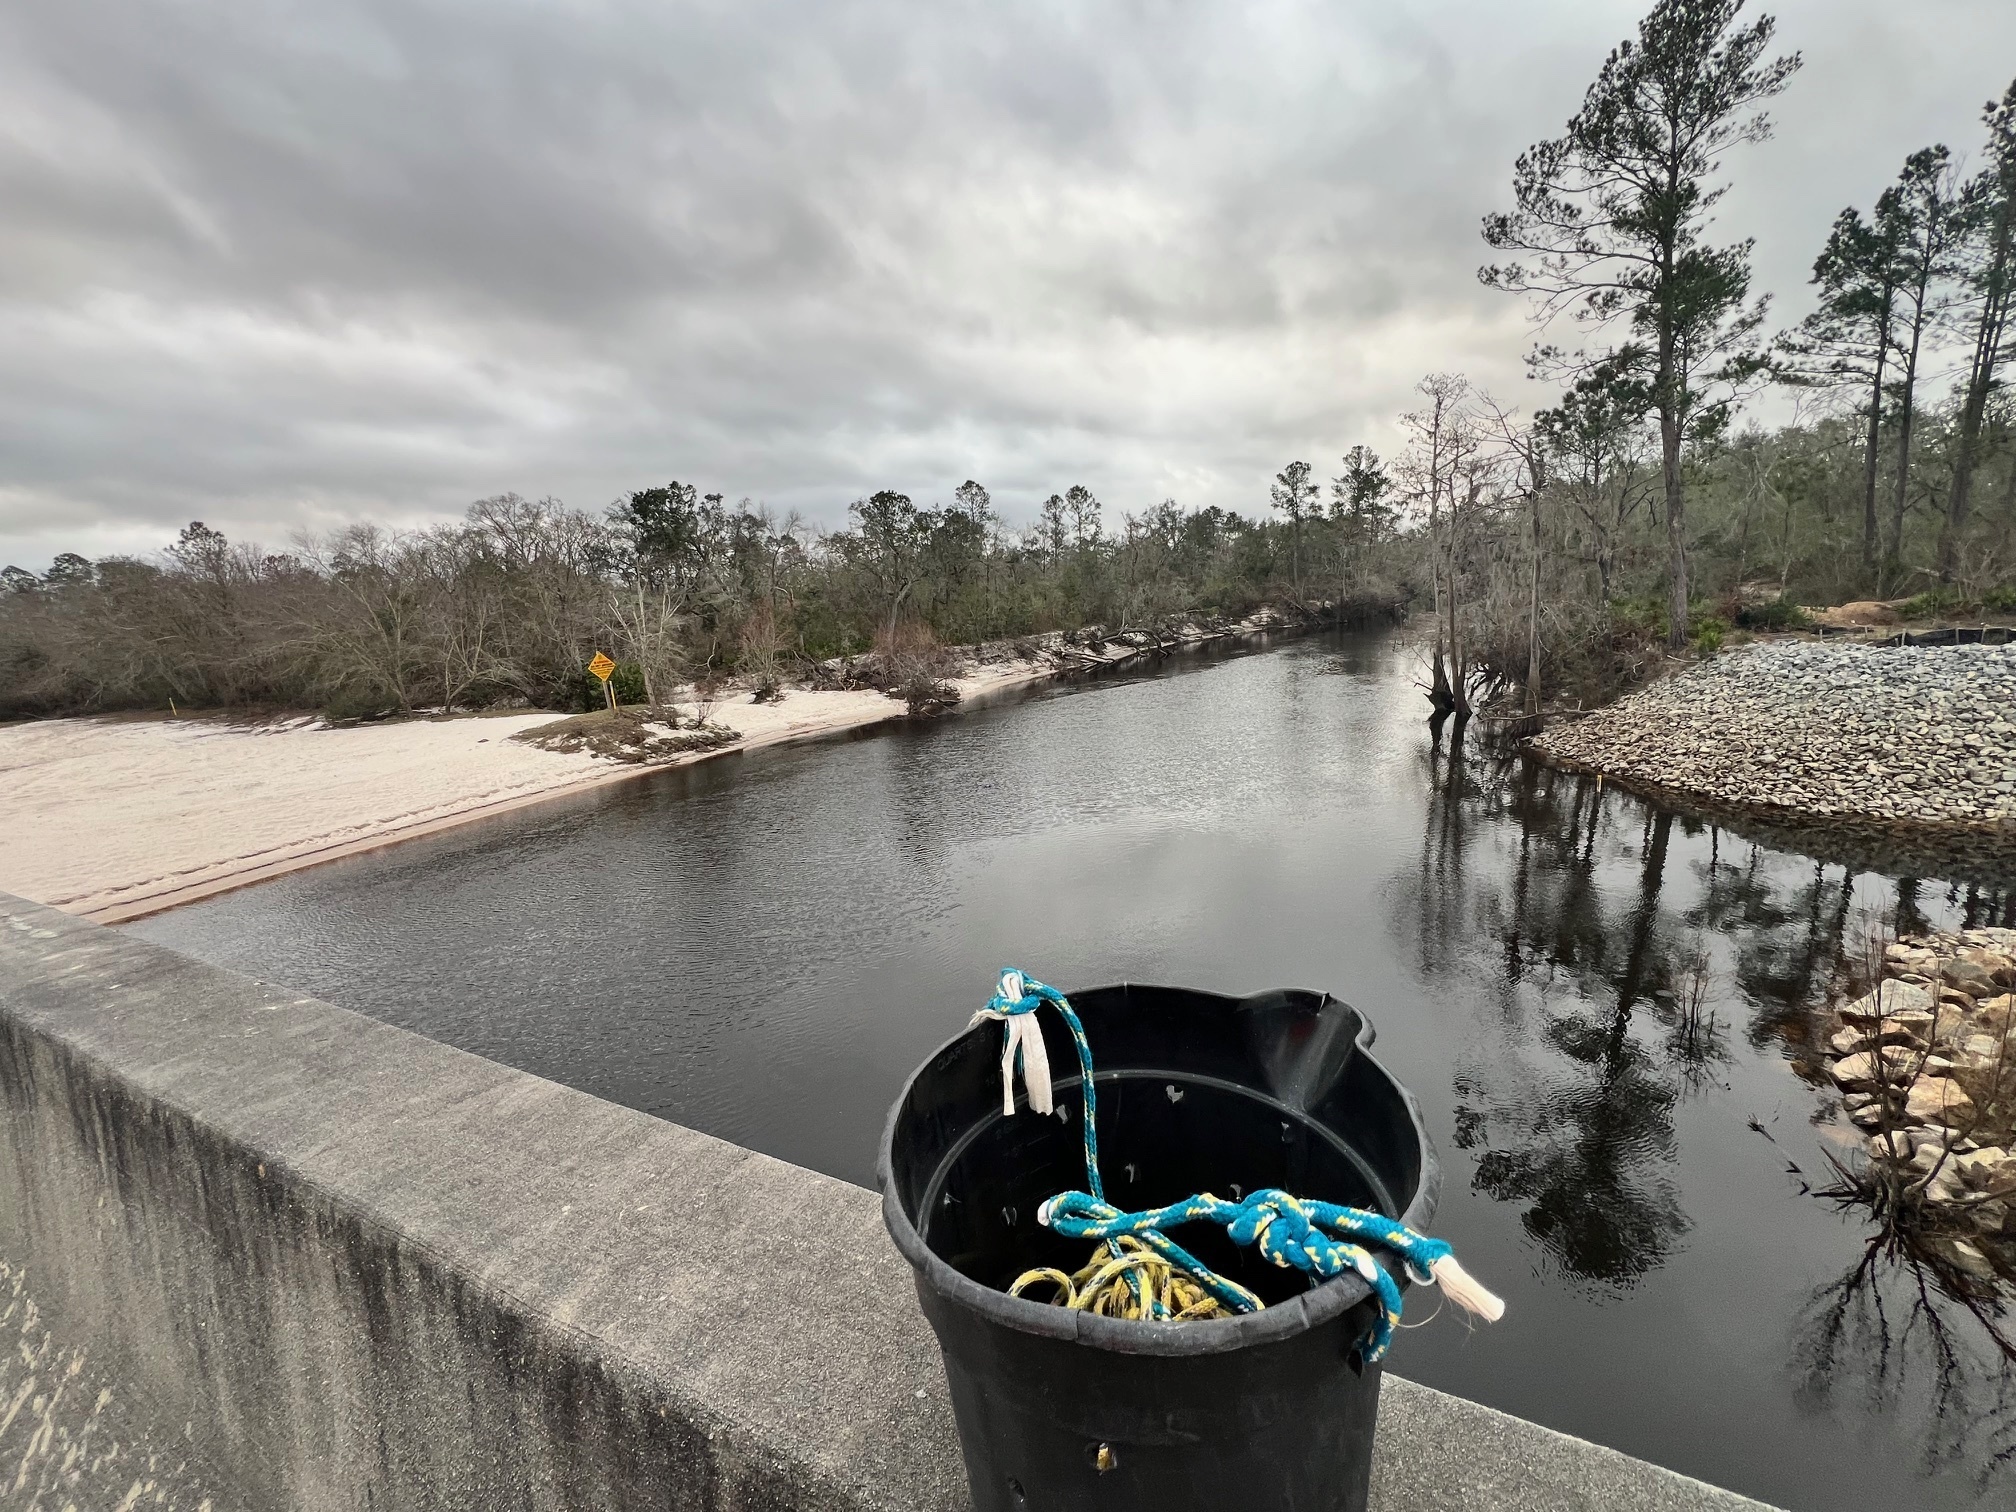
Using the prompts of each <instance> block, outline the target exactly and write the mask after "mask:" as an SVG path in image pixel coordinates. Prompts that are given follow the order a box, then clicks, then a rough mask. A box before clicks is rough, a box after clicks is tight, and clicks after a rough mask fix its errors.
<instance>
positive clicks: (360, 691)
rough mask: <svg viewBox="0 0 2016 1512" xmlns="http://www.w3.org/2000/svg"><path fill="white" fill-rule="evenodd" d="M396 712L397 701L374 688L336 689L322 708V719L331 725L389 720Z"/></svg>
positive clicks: (397, 710) (397, 709) (397, 708)
mask: <svg viewBox="0 0 2016 1512" xmlns="http://www.w3.org/2000/svg"><path fill="white" fill-rule="evenodd" d="M398 712H399V700H398V699H396V698H393V697H392V696H391V695H389V694H386V693H381V692H379V691H378V690H377V689H375V688H338V689H337V690H336V691H335V692H334V693H332V694H330V696H329V701H328V702H327V703H325V704H324V705H323V706H322V717H323V718H324V719H326V720H328V721H329V722H330V723H331V724H356V723H358V722H360V721H362V720H368V719H389V718H390V717H391V716H392V715H394V714H397V713H398Z"/></svg>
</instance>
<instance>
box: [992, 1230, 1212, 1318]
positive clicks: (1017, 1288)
mask: <svg viewBox="0 0 2016 1512" xmlns="http://www.w3.org/2000/svg"><path fill="white" fill-rule="evenodd" d="M1114 1242H1115V1243H1117V1244H1118V1245H1119V1246H1120V1248H1121V1251H1122V1253H1121V1254H1119V1255H1118V1256H1115V1255H1113V1254H1112V1253H1111V1252H1110V1251H1109V1250H1108V1249H1107V1247H1106V1245H1104V1244H1101V1245H1100V1246H1099V1247H1098V1248H1097V1249H1096V1250H1094V1251H1093V1252H1092V1259H1091V1260H1090V1261H1089V1262H1088V1263H1087V1264H1086V1266H1085V1268H1084V1269H1083V1270H1081V1271H1078V1272H1077V1273H1076V1274H1075V1275H1068V1276H1067V1275H1066V1274H1064V1272H1063V1271H1061V1270H1057V1269H1055V1268H1054V1267H1051V1266H1047V1265H1046V1266H1040V1267H1038V1268H1037V1269H1035V1270H1027V1271H1024V1272H1023V1273H1022V1274H1021V1275H1019V1276H1017V1277H1016V1278H1015V1284H1014V1285H1013V1286H1011V1287H1009V1288H1008V1295H1009V1296H1011V1297H1019V1296H1021V1295H1022V1293H1023V1292H1024V1291H1025V1290H1026V1289H1027V1288H1029V1287H1032V1286H1038V1285H1041V1284H1043V1283H1044V1282H1048V1283H1049V1284H1050V1285H1051V1286H1052V1287H1053V1288H1055V1294H1054V1295H1053V1296H1052V1297H1051V1299H1050V1300H1051V1301H1052V1302H1053V1303H1055V1304H1056V1305H1057V1306H1058V1307H1068V1308H1071V1309H1073V1310H1074V1311H1077V1312H1089V1313H1095V1314H1097V1315H1098V1316H1099V1317H1102V1318H1128V1319H1133V1320H1135V1321H1140V1320H1142V1319H1145V1318H1148V1317H1150V1316H1151V1309H1150V1302H1151V1300H1152V1301H1155V1302H1160V1303H1161V1304H1162V1306H1163V1308H1164V1309H1166V1312H1164V1314H1163V1316H1164V1317H1166V1318H1168V1319H1170V1320H1172V1321H1174V1322H1178V1323H1182V1322H1190V1321H1193V1320H1196V1319H1200V1318H1229V1317H1231V1316H1232V1314H1231V1312H1230V1311H1229V1310H1227V1309H1226V1308H1225V1307H1224V1306H1222V1305H1221V1304H1220V1303H1219V1301H1218V1299H1217V1298H1216V1297H1214V1296H1212V1295H1211V1294H1210V1293H1209V1292H1207V1291H1205V1290H1204V1288H1203V1287H1201V1286H1199V1285H1198V1284H1197V1283H1196V1281H1195V1280H1193V1279H1192V1278H1191V1277H1190V1276H1189V1275H1188V1274H1186V1273H1185V1272H1183V1271H1181V1270H1178V1269H1177V1268H1176V1267H1175V1266H1173V1265H1171V1264H1170V1263H1169V1262H1168V1261H1167V1260H1166V1259H1164V1258H1163V1257H1162V1256H1161V1255H1158V1254H1157V1253H1155V1251H1154V1250H1152V1249H1150V1248H1149V1247H1148V1246H1147V1245H1145V1244H1143V1243H1142V1242H1141V1241H1140V1240H1139V1239H1136V1238H1134V1237H1133V1236H1132V1235H1129V1234H1123V1235H1121V1236H1120V1237H1119V1238H1118V1239H1117V1240H1115V1241H1114ZM1129 1276H1132V1277H1134V1278H1135V1280H1136V1281H1137V1282H1138V1283H1139V1285H1138V1287H1136V1286H1130V1285H1128V1284H1127V1278H1128V1277H1129ZM1032 1300H1033V1299H1032Z"/></svg>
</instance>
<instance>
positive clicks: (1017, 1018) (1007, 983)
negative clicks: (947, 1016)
mask: <svg viewBox="0 0 2016 1512" xmlns="http://www.w3.org/2000/svg"><path fill="white" fill-rule="evenodd" d="M1024 992H1025V988H1024V987H1023V984H1022V973H1021V972H1019V971H1004V972H1002V973H1001V987H1000V994H999V995H1000V996H1001V997H1003V998H1005V999H1007V1000H1008V1001H1009V1002H1011V1003H1014V1002H1020V1001H1021V999H1022V997H1023V994H1024ZM982 1019H998V1020H1000V1022H1001V1024H1002V1026H1003V1027H1004V1028H1005V1029H1006V1030H1007V1031H1008V1032H1007V1033H1006V1034H1005V1035H1004V1036H1003V1037H1002V1045H1001V1112H1002V1115H1003V1116H1004V1117H1007V1118H1013V1117H1014V1116H1015V1059H1016V1056H1017V1055H1018V1054H1019V1055H1020V1056H1021V1059H1022V1085H1023V1086H1025V1087H1027V1088H1028V1089H1029V1107H1030V1110H1031V1111H1032V1112H1036V1113H1044V1114H1047V1113H1049V1112H1051V1111H1052V1110H1053V1108H1054V1107H1055V1104H1054V1103H1053V1102H1052V1100H1051V1088H1050V1052H1049V1051H1048V1050H1047V1049H1045V1048H1044V1045H1043V1028H1042V1026H1041V1025H1040V1024H1038V1023H1037V1022H1036V1015H1035V1014H1034V1013H1033V1012H1030V1013H998V1012H995V1011H994V1010H992V1009H989V1008H982V1009H981V1010H980V1011H979V1012H978V1013H976V1014H974V1015H973V1022H974V1023H976V1024H977V1023H979V1022H980V1021H981V1020H982Z"/></svg>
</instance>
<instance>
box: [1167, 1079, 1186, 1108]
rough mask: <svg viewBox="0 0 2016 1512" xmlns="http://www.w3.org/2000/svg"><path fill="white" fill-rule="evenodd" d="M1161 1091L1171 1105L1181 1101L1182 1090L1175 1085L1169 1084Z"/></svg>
mask: <svg viewBox="0 0 2016 1512" xmlns="http://www.w3.org/2000/svg"><path fill="white" fill-rule="evenodd" d="M1162 1090H1163V1092H1164V1093H1166V1094H1167V1095H1168V1098H1169V1101H1171V1102H1172V1103H1179V1102H1181V1101H1183V1089H1182V1088H1181V1087H1179V1086H1177V1085H1176V1083H1174V1082H1171V1083H1169V1085H1168V1086H1166V1087H1164V1088H1163V1089H1162Z"/></svg>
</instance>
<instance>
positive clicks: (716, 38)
mask: <svg viewBox="0 0 2016 1512" xmlns="http://www.w3.org/2000/svg"><path fill="white" fill-rule="evenodd" d="M1644 3H1645V0H1629V3H1612V0H1517V3H1507V0H1407V3H1405V4H1396V3H1394V0H1332V3H1329V4H1291V3H1282V4H1272V3H1253V0H1240V3H1236V4H1235V3H1231V0H1220V3H1217V4H1208V5H1207V4H1201V3H1152V0H1150V3H1134V4H1125V3H1112V4H1102V3H1096V0H1081V3H1078V4H1072V5H1062V4H1058V5H1024V4H1010V3H1006V0H986V3H963V0H931V3H916V4H903V3H896V0H871V3H863V4H844V3H836V0H826V3H817V0H710V3H704V4H701V3H692V0H637V3H632V0H543V3H542V0H301V3H292V0H60V3H56V0H52V3H38V4H27V5H14V6H9V7H6V8H5V10H4V11H0V562H5V561H9V560H13V561H19V562H21V563H23V564H24V565H28V566H33V567H38V568H39V567H41V566H43V565H45V564H46V563H47V561H48V559H49V558H50V556H51V555H53V554H54V553H55V552H57V551H60V550H66V549H71V550H79V551H83V552H85V553H86V554H89V555H102V554H105V553H109V552H112V551H139V550H152V549H155V548H157V547H159V546H160V545H162V544H164V543H165V542H166V541H167V540H169V539H171V538H172V536H173V534H174V531H175V529H176V527H177V526H178V525H179V524H180V523H181V522H183V521H185V520H188V519H191V518H201V519H204V520H206V521H208V522H210V523H211V524H213V525H216V526H219V527H220V528H222V529H224V530H225V531H226V532H227V533H229V534H231V535H232V536H234V537H238V536H248V537H251V538H253V539H258V540H263V541H266V542H267V543H269V544H273V545H279V544H283V543H284V542H285V541H286V539H287V537H288V536H289V535H290V533H292V532H293V531H295V530H298V529H301V528H304V527H306V528H312V529H320V528H324V527H327V526H329V525H332V524H334V523H337V522H339V521H342V520H347V519H351V518H357V517H368V518H372V519H376V520H379V521H381V522H384V523H389V524H417V523H422V522H425V521H428V520H433V519H440V518H444V517H448V516H452V515H454V514H457V513H459V512H460V511H461V509H462V508H463V507H464V506H466V505H467V504H468V503H469V501H471V500H473V499H476V498H480V497H482V496H485V495H488V494H494V493H501V492H505V491H516V492H519V493H523V494H528V495H542V494H554V495H557V496H559V497H561V498H563V499H565V500H567V501H568V502H570V503H574V504H580V505H585V506H591V507H596V508H599V507H601V506H602V505H604V504H606V503H607V502H608V501H609V500H610V499H612V498H613V497H615V496H616V495H617V494H618V493H619V492H621V491H623V490H626V489H630V488H635V487H641V486H644V485H647V484H650V483H653V482H660V481H663V480H665V479H667V478H672V477H676V478H680V479H682V480H687V481H692V482H696V483H699V484H701V485H702V486H703V488H705V489H708V490H717V489H718V490H720V491H723V492H726V493H728V494H729V495H730V496H731V497H740V496H743V495H748V496H750V497H753V498H755V499H758V500H761V501H765V502H767V503H769V504H771V505H772V506H773V507H776V508H777V509H779V510H786V509H798V510H801V511H802V512H803V513H804V514H805V515H806V516H807V517H808V518H810V519H812V520H814V521H817V522H819V523H821V524H831V523H837V522H838V521H839V520H840V519H841V518H843V517H844V513H845V509H846V504H847V501H848V500H849V499H850V498H854V497H857V496H858V495H860V494H861V493H863V492H866V491H869V490H872V489H875V488H879V487H897V488H901V489H903V490H905V491H907V492H909V493H911V494H913V495H914V496H916V497H918V498H919V499H920V501H934V502H935V501H940V500H943V499H945V498H946V497H948V496H949V494H950V492H951V490H952V489H953V488H954V487H955V486H956V485H957V484H958V483H959V482H960V481H961V480H962V479H965V478H968V477H975V478H978V479H980V480H981V481H982V482H984V483H986V484H987V485H988V486H989V487H990V488H992V489H993V490H994V492H995V496H996V499H997V501H998V502H999V503H1000V504H1001V505H1002V507H1003V509H1004V512H1005V513H1007V514H1008V515H1009V517H1010V518H1011V519H1015V520H1020V519H1026V518H1027V517H1028V515H1029V514H1030V513H1031V512H1032V510H1033V507H1034V504H1035V502H1036V501H1037V500H1040V499H1041V498H1042V497H1043V496H1044V495H1045V494H1047V493H1050V492H1052V491H1053V490H1058V489H1062V488H1064V487H1066V486H1068V485H1069V484H1071V483H1074V482H1084V483H1086V484H1089V485H1090V486H1091V487H1092V489H1093V490H1094V491H1095V492H1096V493H1098V494H1099V496H1100V497H1101V498H1102V499H1103V500H1105V501H1106V504H1107V507H1108V510H1109V514H1117V512H1118V511H1120V510H1125V509H1139V508H1141V507H1143V506H1144V505H1149V504H1153V503H1155V502H1157V501H1159V500H1161V499H1162V498H1164V497H1174V498H1175V499H1177V500H1178V501H1179V502H1180V503H1182V504H1184V505H1187V506H1199V505H1204V504H1220V505H1224V506H1226V507H1228V508H1239V509H1243V510H1248V511H1251V510H1254V509H1256V508H1258V507H1261V506H1263V505H1264V502H1265V498H1266V484H1267V481H1268V478H1269V475H1270V474H1271V473H1273V472H1274V471H1276V470H1278V469H1279V468H1280V467H1281V466H1282V465H1283V464H1284V463H1285V462H1287V461H1288V460H1290V459H1291V458H1294V457H1304V458H1307V459H1308V460H1310V461H1312V462H1314V463H1315V464H1316V466H1317V468H1318V470H1319V472H1321V473H1323V474H1324V475H1326V476H1327V475H1328V474H1329V473H1333V472H1335V471H1337V470H1338V468H1337V465H1336V463H1337V457H1338V455H1339V454H1340V453H1341V452H1342V451H1344V450H1345V449H1346V448H1347V447H1349V446H1350V445H1352V444H1353V443H1354V442H1359V441H1366V442H1369V443H1371V444H1372V445H1374V446H1375V447H1379V448H1381V449H1382V450H1383V449H1385V448H1386V447H1387V446H1389V445H1390V444H1391V441H1392V437H1393V431H1392V425H1393V418H1394V416H1395V415H1396V414H1397V413H1398V412H1399V411H1400V410H1402V409H1404V408H1406V407H1407V406H1408V402H1409V397H1410V396H1409V389H1410V386H1411V385H1412V384H1413V383H1414V382H1415V381H1416V380H1417V379H1418V378H1419V377H1420V376H1421V375H1422V374H1423V373H1426V372H1428V371H1431V370H1437V369H1453V370H1460V371H1464V372H1467V373H1469V374H1470V375H1471V376H1472V377H1473V378H1475V379H1477V380H1478V381H1480V382H1483V383H1486V384H1488V385H1490V386H1492V387H1493V388H1495V389H1496V390H1498V391H1499V392H1500V393H1501V394H1502V395H1503V396H1505V397H1506V398H1508V399H1510V400H1513V401H1515V402H1518V403H1521V404H1522V405H1526V406H1528V407H1530V406H1531V405H1532V404H1533V403H1534V401H1535V400H1536V399H1543V400H1544V399H1545V398H1546V397H1547V396H1546V395H1545V394H1543V393H1541V392H1540V391H1539V390H1538V388H1537V386H1536V385H1533V384H1531V383H1529V382H1527V381H1526V380H1525V379H1524V378H1523V376H1522V373H1521V368H1520V363H1519V357H1520V354H1521V352H1522V351H1523V350H1524V348H1525V346H1526V345H1527V343H1528V341H1529V339H1530V333H1529V331H1528V329H1527V327H1526V325H1525V322H1524V310H1523V307H1522V306H1521V304H1520V303H1519V302H1518V301H1517V300H1515V299H1513V298H1511V297H1510V296H1505V295H1498V294H1492V293H1490V292H1489V291H1486V290H1484V289H1481V288H1480V287H1479V286H1478V285H1477V282H1476V277H1475V272H1476V267H1477V264H1478V263H1479V262H1480V261H1482V260H1483V258H1484V254H1485V248H1484V247H1483V244H1482V243H1481V241H1480V240H1479V238H1478V235H1477V224H1478V219H1479V217H1480V216H1481V215H1482V214H1483V213H1484V212H1485V211H1487V210H1489V209H1492V208H1494V207H1500V206H1503V205H1505V204H1506V203H1507V201H1508V200H1509V184H1510V170H1511V164H1512V159H1513V157H1514V155H1515V154H1516V153H1517V152H1518V151H1519V150H1520V149H1521V148H1522V147H1524V146H1525V145H1527V144H1528V143H1529V142H1531V141H1533V140H1535V139H1537V138H1540V137H1543V136H1547V135H1552V134H1555V133H1556V132H1558V130H1559V128H1560V126H1561V125H1562V123H1563V122H1564V121H1565V120H1566V119H1567V117H1568V116H1569V115H1570V114H1571V113H1572V112H1573V111H1574V109H1575V107H1576V105H1577V103H1578V101H1579V100H1580V98H1581V94H1582V91H1583V89H1584V88H1585V87H1586V85H1587V84H1588V82H1589V80H1590V78H1591V77H1593V75H1594V73H1595V71H1596V69H1597V67H1598V65H1599V64H1600V63H1601V62H1602V59H1603V56H1604V54H1605V52H1606V51H1607V50H1608V49H1609V48H1610V46H1611V45H1612V44H1613V43H1615V42H1616V41H1617V40H1618V39H1619V38H1621V37H1623V36H1625V35H1628V34H1629V33H1630V32H1631V30H1632V28H1633V26H1634V24H1635V21H1636V19H1637V17H1638V15H1639V13H1640V11H1641V9H1642V8H1643V4H1644ZM1770 9H1771V10H1772V11H1773V13H1775V14H1776V15H1777V16H1778V17H1779V20H1780V40H1781V42H1782V44H1783V48H1784V49H1792V48H1797V49H1799V50H1801V51H1803V52H1804V54H1805V57H1806V67H1805V69H1804V71H1803V72H1802V73H1800V74H1799V75H1798V76H1797V77H1796V78H1795V79H1794V81H1793V84H1792V87H1791V89H1790V91H1789V92H1788V93H1787V95H1786V96H1785V97H1784V98H1783V99H1782V100H1781V101H1780V102H1779V103H1778V107H1777V109H1776V110H1775V112H1774V113H1775V115H1776V118H1777V120H1778V134H1777V137H1776V139H1775V140H1774V141H1772V142H1770V143H1768V144H1766V145H1764V146H1761V147H1755V148H1747V149H1743V150H1741V151H1740V152H1739V153H1738V154H1736V155H1735V157H1734V158H1733V159H1732V163H1731V166H1732V168H1733V169H1734V170H1735V172H1734V178H1735V182H1736V188H1735V190H1734V191H1733V192H1732V193H1731V195H1730V197H1729V199H1728V200H1727V201H1726V202H1725V205H1724V207H1723V212H1722V227H1721V229H1722V230H1723V231H1725V232H1726V233H1727V234H1728V235H1730V236H1739V235H1752V236H1755V237H1756V238H1757V239H1758V243H1759V247H1758V256H1757V270H1758V283H1759V287H1760V288H1765V289H1770V290H1773V291H1775V293H1776V294H1777V296H1778V305H1777V311H1778V313H1779V314H1781V315H1784V316H1787V317H1793V316H1796V315H1797V314H1798V313H1800V312H1801V311H1802V310H1803V309H1804V308H1805V278H1806V273H1807V270H1808V268H1809V266H1810V264H1811V262H1812V258H1813V255H1814V253H1815V251H1816V250H1817V249H1818V244H1819V242H1820V240H1821V238H1822V237H1823V236H1824V235H1825V232H1826V228H1827V224H1828V222H1829V221H1830V220H1831V218H1832V217H1833V215H1834V214H1835V212H1836V211H1837V210H1838V209H1839V208H1840V207H1841V206H1842V205H1844V204H1847V203H1850V202H1854V203H1858V204H1865V205H1866V204H1867V203H1868V202H1869V201H1870V200H1871V199H1873V198H1874V196H1875V194H1876V192H1877V191H1878V190H1880V189H1881V188H1882V186H1883V185H1884V184H1885V183H1886V182H1887V181H1888V180H1889V178H1890V177H1891V176H1892V175H1893V174H1894V173H1895V172H1896V170H1897V168H1898V166H1899V164H1900V163H1901V161H1902V159H1903V158H1904V156H1905V154H1906V153H1908V152H1909V151H1911V150H1912V149H1914V148H1916V147H1919V146H1922V145H1924V144H1926V143H1927V142H1930V141H1933V140H1945V141H1948V142H1950V143H1951V144H1952V145H1953V146H1954V147H1955V148H1956V149H1963V150H1966V151H1969V152H1972V151H1973V150H1974V148H1975V146H1976V139H1977V137H1978V136H1979V128H1978V124H1977V123H1978V116H1979V111H1980V107H1981V105H1982V103H1983V102H1984V101H1985V100H1986V99H1987V98H1988V97H1989V96H1990V95H1999V94H2000V93H2001V92H2002V90H2003V89H2004V88H2005V87H2006V86H2007V85H2008V83H2009V81H2010V77H2011V75H2012V74H2016V4H2012V3H2011V0H1912V3H1909V4H1905V3H1900V0H1783V3H1781V4H1778V5H1776V6H1772V7H1770Z"/></svg>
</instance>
